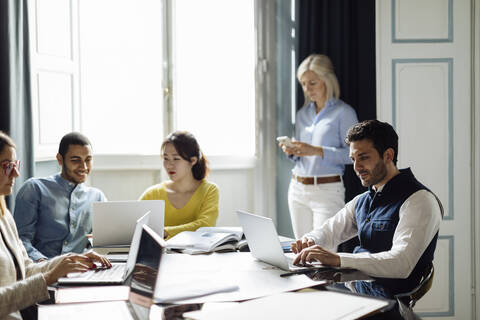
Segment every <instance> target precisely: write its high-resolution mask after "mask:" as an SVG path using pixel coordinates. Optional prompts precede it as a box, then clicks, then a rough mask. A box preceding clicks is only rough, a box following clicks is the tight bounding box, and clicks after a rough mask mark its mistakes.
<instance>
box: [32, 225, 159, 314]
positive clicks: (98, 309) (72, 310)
mask: <svg viewBox="0 0 480 320" xmlns="http://www.w3.org/2000/svg"><path fill="white" fill-rule="evenodd" d="M139 238H140V239H139V245H138V254H137V256H136V259H135V263H134V268H133V271H132V273H131V275H130V276H129V278H128V280H127V282H128V284H129V286H130V293H129V297H128V301H109V302H93V303H72V304H63V305H62V304H60V305H49V306H43V307H40V308H39V313H38V315H39V319H49V320H52V319H53V320H56V319H82V320H83V319H85V318H89V317H90V318H91V317H92V316H93V318H95V319H102V318H105V319H135V320H144V319H149V318H150V308H151V306H152V303H153V295H154V292H155V286H156V284H157V280H158V274H159V268H160V260H161V258H162V255H163V252H164V248H165V241H163V239H162V238H161V237H160V236H159V235H158V234H157V233H156V232H155V231H153V230H152V229H150V228H149V227H148V226H146V225H144V226H143V228H142V231H141V232H140V234H139Z"/></svg>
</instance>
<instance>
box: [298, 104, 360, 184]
mask: <svg viewBox="0 0 480 320" xmlns="http://www.w3.org/2000/svg"><path fill="white" fill-rule="evenodd" d="M296 121H297V123H296V127H295V139H297V140H298V141H302V142H306V143H308V144H311V145H314V146H321V147H322V148H323V153H324V157H323V158H322V157H320V156H306V157H295V156H293V157H290V158H291V159H292V160H293V161H295V167H294V168H293V170H292V171H293V173H294V174H296V175H298V176H302V177H310V176H325V175H337V174H338V175H343V171H344V170H345V164H349V163H351V160H350V157H349V148H348V147H347V145H346V144H345V137H346V135H347V131H348V129H349V128H350V127H351V126H353V125H354V124H356V123H357V122H358V119H357V114H356V113H355V110H353V108H352V107H350V106H349V105H348V104H346V103H345V102H343V101H342V100H340V99H335V98H333V99H330V100H328V101H327V103H326V104H325V107H324V108H323V109H322V110H321V111H320V112H319V113H318V114H317V113H316V109H315V104H314V103H313V102H310V103H309V104H308V105H306V106H303V107H302V108H301V109H300V110H298V112H297V120H296Z"/></svg>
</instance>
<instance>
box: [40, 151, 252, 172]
mask: <svg viewBox="0 0 480 320" xmlns="http://www.w3.org/2000/svg"><path fill="white" fill-rule="evenodd" d="M207 159H208V162H209V164H210V169H211V170H212V171H216V170H242V169H253V168H255V165H256V162H257V158H256V157H254V156H250V157H245V156H211V157H207ZM52 160H55V161H56V159H55V158H53V157H49V158H46V157H45V158H39V159H36V162H43V161H52ZM93 168H94V170H95V171H114V170H160V169H162V168H163V164H162V160H161V159H160V156H159V155H132V154H129V155H119V154H117V155H94V164H93Z"/></svg>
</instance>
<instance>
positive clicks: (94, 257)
mask: <svg viewBox="0 0 480 320" xmlns="http://www.w3.org/2000/svg"><path fill="white" fill-rule="evenodd" d="M71 258H72V259H73V260H74V261H76V262H80V263H82V264H84V265H86V266H88V268H89V269H96V268H98V267H100V266H101V267H102V268H111V267H112V264H111V263H110V261H109V260H108V259H107V258H106V257H105V256H102V255H99V254H97V253H96V252H94V251H89V252H86V253H84V254H75V255H72V256H71ZM96 263H99V264H100V266H97V264H96Z"/></svg>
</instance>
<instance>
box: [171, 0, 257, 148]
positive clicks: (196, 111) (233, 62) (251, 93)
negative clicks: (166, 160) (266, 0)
mask: <svg viewBox="0 0 480 320" xmlns="http://www.w3.org/2000/svg"><path fill="white" fill-rule="evenodd" d="M173 3H174V5H175V19H174V47H175V53H174V64H175V83H174V86H175V90H174V93H175V96H174V101H175V102H174V104H175V109H176V127H177V128H178V129H181V130H188V131H190V132H192V133H193V134H195V136H196V137H197V138H198V140H199V143H200V145H201V146H202V149H203V151H204V152H205V153H206V154H207V155H243V156H252V155H254V154H255V35H254V1H253V0H229V1H225V0H206V1H198V0H176V1H174V2H173Z"/></svg>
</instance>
